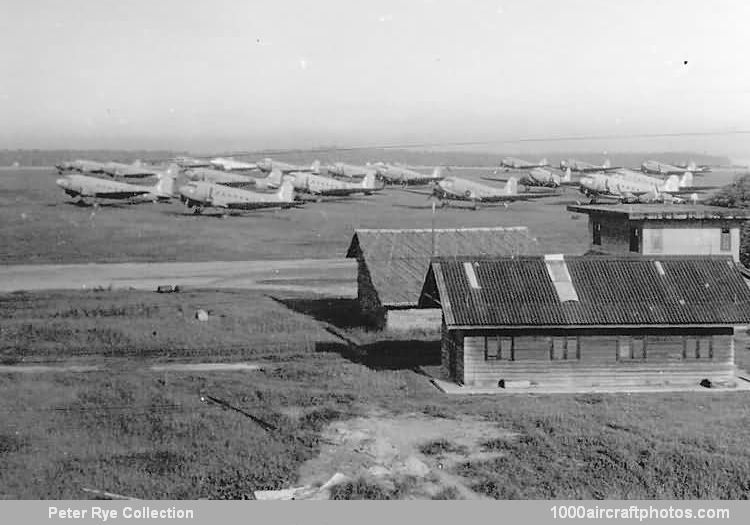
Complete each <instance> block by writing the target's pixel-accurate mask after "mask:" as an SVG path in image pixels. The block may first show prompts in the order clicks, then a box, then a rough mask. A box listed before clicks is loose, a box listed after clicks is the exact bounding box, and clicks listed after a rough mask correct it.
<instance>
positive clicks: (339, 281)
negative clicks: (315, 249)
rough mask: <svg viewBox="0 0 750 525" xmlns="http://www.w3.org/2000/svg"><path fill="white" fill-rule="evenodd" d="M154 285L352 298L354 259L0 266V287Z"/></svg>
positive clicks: (143, 287)
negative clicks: (316, 294) (315, 294)
mask: <svg viewBox="0 0 750 525" xmlns="http://www.w3.org/2000/svg"><path fill="white" fill-rule="evenodd" d="M159 285H179V286H181V287H185V288H223V289H226V288H232V289H245V290H260V291H285V292H299V293H319V294H325V295H329V296H336V297H356V295H357V263H356V261H355V260H353V259H299V260H281V261H210V262H169V263H112V264H105V263H102V264H39V265H35V264H34V265H31V264H29V265H12V266H0V292H14V291H21V290H25V291H32V290H82V289H83V290H85V289H91V288H97V287H102V288H109V287H112V288H113V289H118V288H119V289H122V288H125V289H128V288H131V289H137V290H156V287H157V286H159Z"/></svg>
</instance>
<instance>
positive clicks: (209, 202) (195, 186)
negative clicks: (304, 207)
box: [179, 179, 295, 214]
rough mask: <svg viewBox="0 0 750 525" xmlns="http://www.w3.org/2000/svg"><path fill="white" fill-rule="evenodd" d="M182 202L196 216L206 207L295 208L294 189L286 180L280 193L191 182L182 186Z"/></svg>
mask: <svg viewBox="0 0 750 525" xmlns="http://www.w3.org/2000/svg"><path fill="white" fill-rule="evenodd" d="M179 192H180V199H181V200H182V201H183V202H184V203H185V206H187V207H188V208H193V209H194V210H193V213H195V214H201V213H202V212H203V209H204V208H209V207H212V208H221V209H226V210H257V209H261V208H289V207H292V206H295V202H294V186H292V182H291V180H288V179H285V180H284V181H283V182H282V183H281V187H280V188H279V190H278V191H277V192H276V193H259V192H256V191H250V190H243V189H239V188H231V187H229V186H223V185H221V184H213V183H211V182H201V181H198V182H188V183H187V184H184V185H182V186H180V189H179Z"/></svg>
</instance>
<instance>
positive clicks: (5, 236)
mask: <svg viewBox="0 0 750 525" xmlns="http://www.w3.org/2000/svg"><path fill="white" fill-rule="evenodd" d="M486 174H487V172H486V171H484V172H479V171H477V172H471V171H467V172H466V173H464V171H463V170H462V172H461V176H464V175H466V176H467V177H469V178H474V179H477V178H478V177H480V176H484V175H486ZM55 179H56V173H55V172H54V170H50V169H33V170H32V169H26V170H2V171H0V263H2V264H24V263H79V262H126V261H207V260H247V259H287V258H303V257H308V258H330V257H343V256H344V254H345V253H346V249H347V247H348V243H349V240H350V239H351V236H352V233H353V232H354V229H355V228H429V227H431V224H432V213H431V209H430V202H429V201H428V200H427V198H426V197H425V196H423V195H417V194H413V193H408V192H404V191H400V190H396V189H388V190H386V191H384V192H381V193H380V194H376V195H374V196H371V197H356V198H350V199H341V200H337V201H330V202H321V203H315V202H313V203H308V204H306V205H305V206H304V207H303V208H300V209H291V210H277V211H272V210H266V211H258V212H251V213H247V214H246V215H244V216H230V217H226V218H220V217H212V216H205V217H195V216H193V215H192V214H190V212H189V211H187V210H186V209H185V208H184V207H183V206H181V205H180V203H179V202H175V203H172V204H151V203H145V204H123V203H114V204H107V205H104V206H101V207H100V208H99V209H98V210H94V209H93V208H88V207H79V206H75V205H74V204H73V203H72V200H71V199H70V198H69V197H68V196H67V195H65V194H64V193H63V192H62V191H61V190H60V189H59V188H58V187H57V186H56V185H55ZM489 184H493V183H489ZM577 198H578V195H577V194H576V193H575V192H572V191H571V193H570V194H568V195H565V196H563V197H560V198H553V199H543V200H542V201H540V202H528V203H524V202H518V203H513V204H511V205H510V206H509V207H508V208H504V207H503V206H493V207H487V208H484V209H481V210H479V211H473V210H470V209H451V208H449V209H443V210H438V212H437V214H436V219H435V226H436V227H446V228H452V227H461V226H519V225H525V226H528V227H529V229H530V231H531V233H532V234H533V235H534V236H536V237H537V238H538V239H539V240H540V242H541V243H542V245H543V246H544V247H545V248H546V249H548V250H550V251H562V250H565V251H566V252H568V253H572V252H579V251H583V250H585V249H586V246H587V234H586V220H585V217H582V218H580V220H571V214H570V213H568V212H567V211H565V206H564V205H563V204H562V203H569V202H573V201H574V200H575V199H577Z"/></svg>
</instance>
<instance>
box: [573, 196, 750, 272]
mask: <svg viewBox="0 0 750 525" xmlns="http://www.w3.org/2000/svg"><path fill="white" fill-rule="evenodd" d="M568 210H569V211H573V212H576V213H585V214H587V215H588V216H589V238H590V239H591V251H593V252H600V253H607V254H641V255H731V256H732V258H733V259H734V260H735V261H739V260H740V228H741V227H742V224H743V221H745V220H747V219H748V218H750V214H749V213H748V211H747V210H743V209H736V208H721V207H718V206H701V205H694V206H691V205H684V204H672V205H655V204H613V205H606V204H604V205H571V206H568Z"/></svg>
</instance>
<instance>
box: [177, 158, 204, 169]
mask: <svg viewBox="0 0 750 525" xmlns="http://www.w3.org/2000/svg"><path fill="white" fill-rule="evenodd" d="M171 162H174V163H175V164H177V165H178V166H179V167H181V168H186V169H191V168H210V167H211V162H210V161H208V160H206V159H196V158H194V157H185V156H180V157H175V158H173V159H171Z"/></svg>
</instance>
